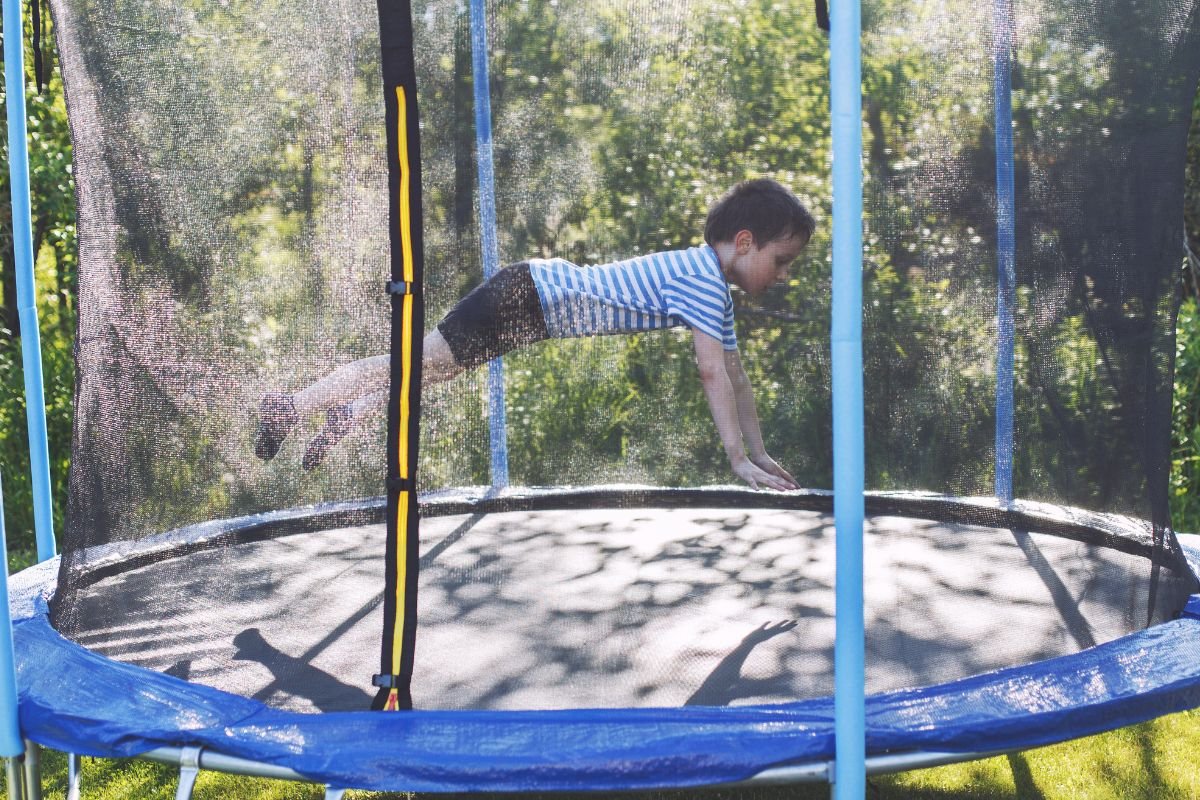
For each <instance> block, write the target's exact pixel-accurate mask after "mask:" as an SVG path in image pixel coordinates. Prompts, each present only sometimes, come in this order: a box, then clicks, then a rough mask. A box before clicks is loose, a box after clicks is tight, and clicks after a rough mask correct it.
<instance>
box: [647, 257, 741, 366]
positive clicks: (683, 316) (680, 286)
mask: <svg viewBox="0 0 1200 800" xmlns="http://www.w3.org/2000/svg"><path fill="white" fill-rule="evenodd" d="M662 296H663V301H664V303H665V305H666V311H667V313H668V314H670V315H671V316H672V317H675V318H677V319H679V320H680V321H682V322H683V323H684V324H685V325H687V326H688V327H689V328H692V329H693V330H697V331H700V332H701V333H704V334H706V335H708V336H711V337H712V338H714V339H716V340H717V341H718V342H721V344H722V346H723V347H724V348H725V349H726V350H736V349H737V338H736V336H735V335H734V331H733V298H731V297H730V296H729V288H728V287H727V286H726V285H725V281H723V280H720V279H719V278H716V277H714V276H708V275H681V276H679V277H677V278H674V279H672V280H670V281H668V282H667V283H666V284H665V285H664V286H663V289H662Z"/></svg>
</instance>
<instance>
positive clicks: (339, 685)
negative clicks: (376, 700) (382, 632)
mask: <svg viewBox="0 0 1200 800" xmlns="http://www.w3.org/2000/svg"><path fill="white" fill-rule="evenodd" d="M233 644H234V646H235V647H236V648H237V651H236V652H235V653H234V654H233V660H234V661H254V662H257V663H259V664H262V665H263V666H264V667H266V668H267V669H268V670H270V671H271V676H272V680H271V682H270V683H268V684H267V685H266V686H265V687H263V688H262V689H260V690H259V691H257V692H255V693H254V695H253V699H255V700H259V701H261V702H264V703H265V702H267V701H268V700H270V698H271V696H272V695H275V694H277V693H278V694H286V695H291V696H293V697H299V698H303V699H305V700H308V701H309V702H310V703H312V704H313V707H314V708H316V709H317V710H318V711H345V710H347V709H354V708H368V707H369V706H370V704H371V697H370V695H369V694H367V692H365V691H363V690H362V689H360V688H359V687H357V686H352V685H350V684H348V683H343V682H342V681H340V680H338V679H337V678H336V677H334V676H333V675H330V674H329V673H328V672H325V671H323V670H320V669H318V668H316V667H314V666H313V665H312V664H309V663H308V662H306V661H302V660H301V659H299V658H296V657H295V656H290V655H288V654H287V653H285V652H283V651H282V650H279V649H278V648H276V647H274V646H272V645H271V643H270V642H268V641H267V640H266V639H265V638H263V635H262V633H261V632H259V630H258V628H247V629H246V630H244V631H242V632H241V633H239V634H238V635H237V636H235V637H233Z"/></svg>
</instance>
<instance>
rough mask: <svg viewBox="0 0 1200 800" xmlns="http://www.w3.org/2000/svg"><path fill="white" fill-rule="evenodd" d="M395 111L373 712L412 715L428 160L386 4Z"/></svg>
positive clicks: (409, 66) (402, 2) (409, 31)
mask: <svg viewBox="0 0 1200 800" xmlns="http://www.w3.org/2000/svg"><path fill="white" fill-rule="evenodd" d="M379 33H380V44H381V46H382V49H383V84H384V100H385V102H386V104H387V148H388V153H387V159H388V172H389V182H388V186H389V192H390V197H391V211H390V214H389V225H390V228H391V230H390V232H389V236H390V239H391V281H390V283H389V284H388V287H387V288H388V293H389V295H390V296H391V300H392V353H391V355H392V358H391V389H390V394H389V403H388V443H387V475H388V481H387V498H388V501H387V556H386V569H387V572H386V581H385V592H384V604H383V608H384V615H383V616H384V623H383V648H382V654H381V657H380V674H379V675H377V676H376V677H375V681H374V684H375V686H376V687H378V689H379V691H378V693H377V694H376V697H375V701H374V703H373V707H374V708H376V709H387V710H400V709H409V708H411V707H412V696H411V693H410V691H409V684H410V682H411V680H412V665H413V646H414V644H415V641H416V605H417V560H418V543H419V539H418V516H417V492H416V466H417V444H418V426H419V421H420V400H421V337H422V331H423V330H424V327H425V325H424V307H423V303H422V295H421V278H422V243H421V152H420V140H419V133H418V126H417V91H416V89H417V82H416V68H415V63H414V57H413V27H412V12H411V7H410V3H409V2H408V0H379Z"/></svg>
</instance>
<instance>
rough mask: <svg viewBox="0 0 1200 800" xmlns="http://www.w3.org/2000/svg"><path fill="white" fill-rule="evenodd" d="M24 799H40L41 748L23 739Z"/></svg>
mask: <svg viewBox="0 0 1200 800" xmlns="http://www.w3.org/2000/svg"><path fill="white" fill-rule="evenodd" d="M25 800H42V748H41V747H39V746H38V745H37V744H36V743H35V742H31V741H29V740H28V739H26V740H25Z"/></svg>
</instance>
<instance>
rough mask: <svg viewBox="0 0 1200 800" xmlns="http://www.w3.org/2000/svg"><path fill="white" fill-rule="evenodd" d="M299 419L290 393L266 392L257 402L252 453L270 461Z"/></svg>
mask: <svg viewBox="0 0 1200 800" xmlns="http://www.w3.org/2000/svg"><path fill="white" fill-rule="evenodd" d="M299 421H300V416H299V415H298V414H297V413H296V406H295V405H294V404H293V403H292V398H291V395H286V394H283V393H282V392H268V393H267V394H265V395H263V398H262V400H261V401H260V402H259V404H258V430H257V431H256V432H255V434H254V455H256V456H258V457H259V458H261V459H262V460H263V461H270V460H271V459H272V458H274V457H275V454H276V453H278V452H279V447H280V445H282V444H283V440H284V439H286V438H287V435H288V434H289V433H291V432H292V428H294V427H296V424H297V423H298V422H299Z"/></svg>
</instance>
